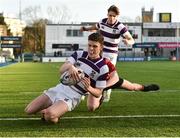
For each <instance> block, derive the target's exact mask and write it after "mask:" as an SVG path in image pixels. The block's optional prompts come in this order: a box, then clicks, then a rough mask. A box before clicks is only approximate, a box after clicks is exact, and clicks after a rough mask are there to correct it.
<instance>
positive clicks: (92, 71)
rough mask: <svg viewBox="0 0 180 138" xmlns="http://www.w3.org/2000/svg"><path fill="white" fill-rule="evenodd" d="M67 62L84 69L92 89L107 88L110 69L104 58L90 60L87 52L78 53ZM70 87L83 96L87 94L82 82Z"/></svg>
mask: <svg viewBox="0 0 180 138" xmlns="http://www.w3.org/2000/svg"><path fill="white" fill-rule="evenodd" d="M67 61H69V62H71V63H72V64H74V65H75V66H76V67H77V68H80V69H82V70H83V71H84V73H85V76H86V77H88V76H89V77H90V80H91V86H92V87H94V88H100V89H103V88H105V87H106V79H107V76H108V73H109V69H108V66H107V65H106V62H105V59H104V58H102V57H100V58H98V59H96V60H91V59H89V58H88V52H87V51H76V52H74V53H73V54H72V55H71V56H70V57H69V58H68V59H67ZM70 87H71V88H73V89H74V90H75V91H78V92H79V93H81V94H85V93H87V91H86V90H85V89H84V87H83V85H82V83H81V82H79V83H78V84H76V85H72V86H70Z"/></svg>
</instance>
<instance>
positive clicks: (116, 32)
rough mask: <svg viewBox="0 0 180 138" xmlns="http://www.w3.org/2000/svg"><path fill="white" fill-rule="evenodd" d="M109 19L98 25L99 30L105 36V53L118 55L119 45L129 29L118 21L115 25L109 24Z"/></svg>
mask: <svg viewBox="0 0 180 138" xmlns="http://www.w3.org/2000/svg"><path fill="white" fill-rule="evenodd" d="M107 19H108V18H104V19H102V20H101V21H100V22H99V23H97V24H96V27H97V28H99V30H100V33H101V34H102V35H103V36H104V49H103V51H104V52H107V53H117V52H118V44H119V42H120V38H121V36H122V37H123V34H124V33H126V32H127V31H128V30H127V28H126V27H125V26H124V25H123V24H122V23H121V22H119V21H116V22H115V23H114V24H113V25H109V24H108V23H107Z"/></svg>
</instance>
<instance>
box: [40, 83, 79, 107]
mask: <svg viewBox="0 0 180 138" xmlns="http://www.w3.org/2000/svg"><path fill="white" fill-rule="evenodd" d="M44 94H46V95H47V96H48V97H49V98H50V99H51V101H52V103H55V102H57V101H63V102H65V103H66V104H67V106H68V111H72V110H73V109H74V108H75V107H76V106H77V105H78V104H79V103H80V101H81V97H82V95H80V94H79V93H77V92H76V91H74V90H73V89H71V88H70V87H69V86H66V85H63V84H58V85H57V86H55V87H52V88H50V89H48V90H47V91H45V92H44Z"/></svg>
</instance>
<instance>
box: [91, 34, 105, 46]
mask: <svg viewBox="0 0 180 138" xmlns="http://www.w3.org/2000/svg"><path fill="white" fill-rule="evenodd" d="M88 40H91V41H95V42H99V43H100V44H101V45H103V42H104V37H103V36H102V35H101V34H100V33H92V34H90V35H89V36H88Z"/></svg>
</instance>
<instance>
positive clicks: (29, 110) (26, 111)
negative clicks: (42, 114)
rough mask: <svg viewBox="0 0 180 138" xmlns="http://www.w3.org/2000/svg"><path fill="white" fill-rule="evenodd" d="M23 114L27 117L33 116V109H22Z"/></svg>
mask: <svg viewBox="0 0 180 138" xmlns="http://www.w3.org/2000/svg"><path fill="white" fill-rule="evenodd" d="M24 112H25V113H26V114H28V115H31V114H33V109H32V108H31V107H29V106H27V107H26V108H25V109H24Z"/></svg>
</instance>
